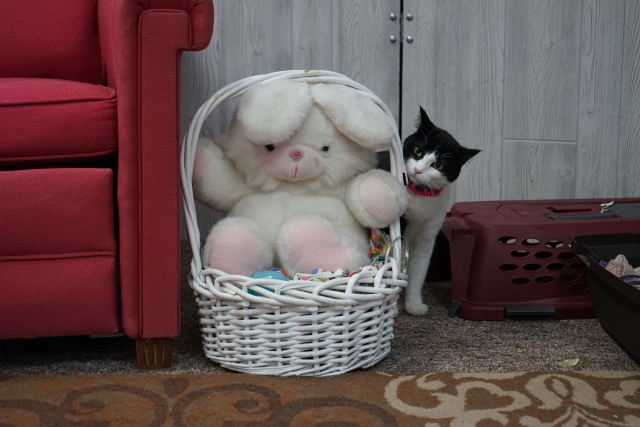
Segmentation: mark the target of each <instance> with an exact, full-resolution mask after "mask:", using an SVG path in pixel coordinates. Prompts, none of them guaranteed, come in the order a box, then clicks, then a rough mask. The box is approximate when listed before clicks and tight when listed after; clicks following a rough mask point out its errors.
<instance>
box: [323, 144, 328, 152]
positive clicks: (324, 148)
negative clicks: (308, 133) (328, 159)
mask: <svg viewBox="0 0 640 427" xmlns="http://www.w3.org/2000/svg"><path fill="white" fill-rule="evenodd" d="M322 151H324V152H325V153H326V152H327V151H329V147H328V146H326V145H325V146H324V147H322Z"/></svg>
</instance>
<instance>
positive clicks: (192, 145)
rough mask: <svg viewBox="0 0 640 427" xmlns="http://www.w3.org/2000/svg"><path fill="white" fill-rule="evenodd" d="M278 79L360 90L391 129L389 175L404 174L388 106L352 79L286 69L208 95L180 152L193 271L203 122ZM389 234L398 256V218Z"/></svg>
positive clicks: (198, 263) (197, 259)
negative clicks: (196, 182) (250, 90)
mask: <svg viewBox="0 0 640 427" xmlns="http://www.w3.org/2000/svg"><path fill="white" fill-rule="evenodd" d="M280 79H290V80H298V81H305V82H307V83H308V84H340V85H344V86H348V87H351V88H353V89H356V90H359V91H361V92H362V93H363V94H364V95H366V96H368V97H369V98H371V99H372V100H373V101H374V102H375V103H376V104H377V105H378V106H379V107H380V108H381V109H382V110H383V111H384V112H385V113H386V115H387V120H388V121H389V123H390V125H391V127H392V129H393V130H394V137H393V139H392V140H391V141H390V144H389V154H390V163H391V174H392V175H393V176H394V177H396V179H398V181H399V182H402V172H403V169H404V168H403V157H402V141H401V139H400V135H399V133H398V125H397V124H396V121H395V118H394V117H393V114H392V113H391V111H390V110H389V108H388V107H387V105H386V104H385V103H384V102H382V100H380V98H378V96H377V95H376V94H374V93H373V92H372V91H371V90H369V89H368V88H367V87H365V86H363V85H361V84H360V83H357V82H355V81H353V80H351V79H350V78H349V77H347V76H345V75H342V74H339V73H335V72H332V71H324V70H313V71H311V70H306V71H305V70H289V71H278V72H275V73H270V74H262V75H258V76H251V77H247V78H244V79H241V80H238V81H236V82H234V83H231V84H229V85H227V86H225V87H224V88H222V89H220V90H219V91H217V92H216V93H214V94H213V96H211V98H209V99H208V100H207V101H206V102H205V103H204V104H202V106H200V108H199V109H198V111H197V112H196V114H195V116H194V117H193V119H192V120H191V124H190V125H189V128H188V130H187V132H186V133H185V135H184V139H183V143H182V150H181V154H180V162H181V165H180V178H181V182H182V202H183V208H184V213H185V219H186V225H187V232H188V234H189V242H190V243H191V249H192V253H193V262H192V271H194V272H202V258H201V255H200V249H201V246H202V242H201V240H200V230H199V229H198V220H197V216H196V208H195V200H194V198H193V183H192V181H191V180H192V178H193V165H194V161H195V155H196V149H197V145H198V138H199V136H200V131H201V130H202V126H203V125H204V122H205V120H206V119H207V117H209V115H210V114H211V112H212V111H213V110H214V109H215V108H216V107H218V106H219V105H220V104H222V103H224V102H226V101H228V100H230V99H233V98H235V97H237V96H240V95H242V94H243V93H244V92H245V91H246V90H247V89H248V88H249V87H250V86H253V85H255V84H260V83H262V82H266V81H274V80H280ZM389 229H390V233H389V234H390V235H391V238H392V239H393V241H394V243H393V246H394V254H400V253H401V250H402V247H401V243H400V239H397V240H396V238H397V237H400V235H401V233H400V220H399V219H397V220H395V221H394V222H393V223H391V224H390V225H389Z"/></svg>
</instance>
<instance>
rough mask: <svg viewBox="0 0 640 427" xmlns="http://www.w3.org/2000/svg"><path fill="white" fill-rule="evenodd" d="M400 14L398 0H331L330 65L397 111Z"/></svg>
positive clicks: (396, 112) (395, 115) (395, 113)
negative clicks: (331, 63) (331, 59)
mask: <svg viewBox="0 0 640 427" xmlns="http://www.w3.org/2000/svg"><path fill="white" fill-rule="evenodd" d="M391 13H395V14H396V15H400V1H399V0H334V1H333V19H332V23H333V44H332V46H333V69H334V71H337V72H339V73H342V74H344V75H346V76H348V77H350V78H352V79H353V80H355V81H357V82H359V83H362V84H363V85H365V86H367V87H368V88H369V89H371V90H372V91H373V92H374V93H375V94H376V95H378V97H379V98H380V99H381V100H382V101H384V103H385V104H387V106H388V107H389V109H390V110H391V111H392V112H393V115H394V117H395V119H396V122H398V121H399V119H400V115H399V111H400V60H399V58H400V43H397V42H396V43H391V42H390V41H389V37H390V36H391V35H392V34H395V35H396V37H399V27H400V23H399V22H400V21H399V20H398V19H396V20H395V21H391V20H390V19H389V15H390V14H391Z"/></svg>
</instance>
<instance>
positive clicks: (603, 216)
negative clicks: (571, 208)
mask: <svg viewBox="0 0 640 427" xmlns="http://www.w3.org/2000/svg"><path fill="white" fill-rule="evenodd" d="M617 217H618V216H617V215H614V214H612V213H603V214H597V215H549V216H547V218H549V219H552V220H554V221H575V220H587V219H608V218H617Z"/></svg>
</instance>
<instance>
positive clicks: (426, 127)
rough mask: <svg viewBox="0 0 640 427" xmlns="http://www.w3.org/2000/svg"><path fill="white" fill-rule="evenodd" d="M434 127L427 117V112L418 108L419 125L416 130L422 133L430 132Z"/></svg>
mask: <svg viewBox="0 0 640 427" xmlns="http://www.w3.org/2000/svg"><path fill="white" fill-rule="evenodd" d="M435 127H436V125H434V124H433V122H432V121H431V119H430V118H429V116H428V115H427V112H426V111H424V108H422V107H420V124H419V125H418V128H419V129H422V130H423V131H431V130H433V129H434V128H435Z"/></svg>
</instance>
